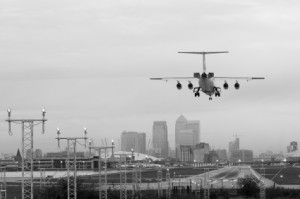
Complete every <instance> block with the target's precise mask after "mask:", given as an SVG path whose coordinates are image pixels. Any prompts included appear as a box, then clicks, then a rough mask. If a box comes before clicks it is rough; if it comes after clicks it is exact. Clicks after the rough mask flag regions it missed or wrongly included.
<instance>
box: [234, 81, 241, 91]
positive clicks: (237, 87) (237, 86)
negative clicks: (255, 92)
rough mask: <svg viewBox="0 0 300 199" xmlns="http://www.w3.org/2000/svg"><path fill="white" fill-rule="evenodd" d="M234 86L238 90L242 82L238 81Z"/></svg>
mask: <svg viewBox="0 0 300 199" xmlns="http://www.w3.org/2000/svg"><path fill="white" fill-rule="evenodd" d="M234 88H235V89H236V90H238V89H239V88H240V84H239V83H238V82H236V83H235V84H234Z"/></svg>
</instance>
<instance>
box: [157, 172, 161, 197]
mask: <svg viewBox="0 0 300 199" xmlns="http://www.w3.org/2000/svg"><path fill="white" fill-rule="evenodd" d="M161 181H162V171H161V169H159V170H158V171H157V196H158V198H161V197H162V187H161Z"/></svg>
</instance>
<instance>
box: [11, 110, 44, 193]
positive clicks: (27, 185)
mask: <svg viewBox="0 0 300 199" xmlns="http://www.w3.org/2000/svg"><path fill="white" fill-rule="evenodd" d="M7 113H8V119H7V120H5V121H7V122H8V127H9V130H8V134H9V135H12V134H13V133H12V131H11V123H15V124H20V125H21V126H22V199H33V127H34V126H36V125H38V124H42V134H44V133H45V122H46V121H47V120H46V119H45V114H46V111H45V109H42V116H43V118H42V119H11V118H10V116H11V110H10V109H8V110H7ZM27 151H30V155H29V157H26V152H27ZM25 157H26V158H25Z"/></svg>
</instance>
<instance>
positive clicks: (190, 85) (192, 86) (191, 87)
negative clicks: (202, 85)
mask: <svg viewBox="0 0 300 199" xmlns="http://www.w3.org/2000/svg"><path fill="white" fill-rule="evenodd" d="M188 88H189V89H190V90H192V89H193V88H194V85H193V84H192V82H189V84H188Z"/></svg>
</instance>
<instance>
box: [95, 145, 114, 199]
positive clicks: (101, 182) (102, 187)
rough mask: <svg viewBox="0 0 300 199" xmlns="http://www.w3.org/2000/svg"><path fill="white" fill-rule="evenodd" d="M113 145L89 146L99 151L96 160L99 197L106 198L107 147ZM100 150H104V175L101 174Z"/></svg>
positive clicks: (110, 147)
mask: <svg viewBox="0 0 300 199" xmlns="http://www.w3.org/2000/svg"><path fill="white" fill-rule="evenodd" d="M114 147H115V146H114V145H113V143H112V146H105V147H91V146H90V147H89V148H90V149H95V150H97V151H98V153H99V160H98V169H99V199H107V157H106V154H107V149H112V150H113V149H114ZM101 150H104V156H105V157H104V162H103V163H104V177H102V176H101V166H102V161H101Z"/></svg>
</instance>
